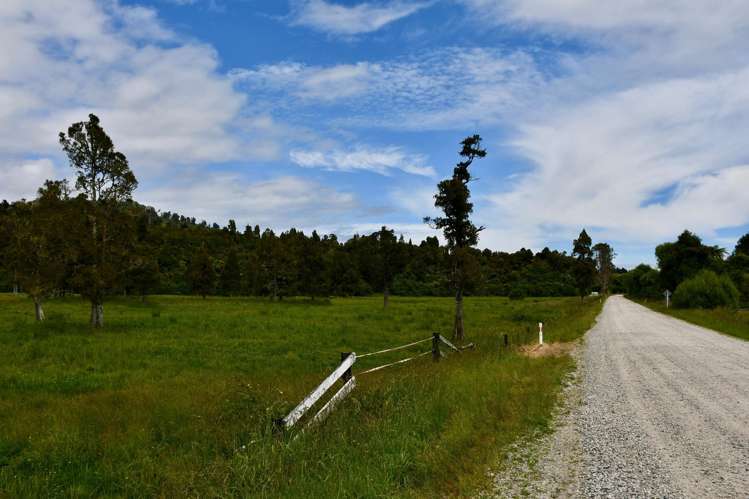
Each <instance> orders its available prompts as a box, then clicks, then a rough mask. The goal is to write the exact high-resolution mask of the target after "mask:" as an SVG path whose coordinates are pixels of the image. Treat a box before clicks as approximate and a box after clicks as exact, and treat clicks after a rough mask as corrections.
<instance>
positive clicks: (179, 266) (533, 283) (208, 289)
mask: <svg viewBox="0 0 749 499" xmlns="http://www.w3.org/2000/svg"><path fill="white" fill-rule="evenodd" d="M31 203H33V202H27V201H17V202H14V203H8V202H7V201H3V202H2V203H0V230H2V228H5V234H4V236H6V237H0V255H3V256H5V258H3V259H2V262H3V264H2V265H0V289H2V290H3V291H11V290H13V289H17V288H18V286H19V284H18V282H17V279H15V277H16V274H17V273H16V271H15V269H14V266H13V264H12V262H13V261H14V260H15V259H14V258H11V257H10V253H12V252H13V249H14V248H13V247H12V246H13V244H12V242H13V241H12V239H13V238H12V235H11V234H10V233H9V231H10V228H11V227H13V226H15V225H17V219H18V218H19V217H20V218H23V217H24V216H25V215H26V214H30V213H31V210H30V209H29V208H30V207H29V205H30V204H31ZM123 211H124V212H125V213H126V214H127V216H125V217H123V218H121V219H120V223H121V224H125V225H127V226H129V228H128V229H127V230H122V231H120V232H121V233H122V232H128V233H132V235H131V236H130V237H128V238H126V239H127V240H126V241H125V242H124V243H125V248H124V251H122V252H121V254H120V256H119V258H120V265H118V267H119V268H120V269H121V271H120V274H121V275H120V277H119V278H118V279H115V280H113V282H116V283H117V285H116V286H115V287H116V288H117V289H116V290H113V291H115V292H118V293H120V294H134V295H147V294H190V293H194V294H205V295H210V294H221V295H229V296H231V295H255V296H268V297H277V298H283V297H287V296H294V295H302V296H310V297H318V296H328V295H335V296H357V295H368V294H371V293H383V292H385V291H386V290H385V287H386V286H387V287H388V288H389V289H388V290H387V291H388V292H390V293H392V294H396V295H413V296H450V295H452V294H453V290H452V288H451V283H450V266H449V262H448V253H447V248H446V247H445V246H440V244H439V241H438V239H437V238H436V237H428V238H426V240H424V241H422V242H420V243H418V244H415V243H413V242H412V241H410V240H409V241H406V240H404V239H403V237H402V236H401V237H400V238H397V239H396V235H395V233H394V231H393V230H390V229H387V228H385V227H383V228H382V229H381V230H380V231H377V232H374V233H372V234H368V235H355V236H354V237H352V238H350V239H349V240H347V241H345V242H342V241H339V240H338V239H337V237H336V236H335V235H334V234H324V235H319V234H317V233H316V232H312V233H311V234H304V233H303V232H302V231H299V230H296V229H290V230H288V231H286V232H282V233H280V234H276V233H275V232H274V231H273V230H271V229H261V228H260V227H259V226H257V225H255V226H254V227H252V226H249V225H248V226H246V227H244V228H243V229H240V228H238V227H237V226H236V223H235V222H234V221H233V220H230V221H229V223H228V224H227V225H226V226H225V227H220V226H219V225H218V224H215V223H214V224H212V225H211V224H207V223H206V222H204V221H202V222H197V221H196V220H195V219H194V218H188V217H185V216H182V215H179V214H177V213H170V212H163V213H159V212H157V211H156V210H155V209H154V208H151V207H146V206H143V205H140V204H138V203H135V202H128V203H126V205H125V206H124V209H123ZM71 216H75V215H74V214H72V213H71ZM14 219H15V220H16V222H15V223H14V222H13V220H14ZM120 228H121V229H122V228H123V227H120ZM63 244H64V243H62V242H61V245H63ZM21 250H23V249H21ZM59 251H60V252H64V251H65V249H64V248H63V247H61V248H60V249H59ZM471 254H472V256H473V258H472V259H471V260H473V269H471V270H472V272H471V274H472V275H471V277H472V278H471V279H470V280H469V284H470V285H469V287H468V289H467V293H468V294H473V295H502V296H508V295H513V296H514V297H522V296H574V295H576V294H577V293H578V290H577V287H576V284H575V277H574V275H573V270H574V268H575V262H576V260H575V259H574V258H573V257H572V256H569V255H568V254H566V253H565V252H559V251H552V250H549V249H548V248H544V249H543V250H542V251H540V252H538V253H535V254H534V253H533V251H531V250H529V249H521V250H519V251H517V252H515V253H505V252H496V251H490V250H488V249H487V250H483V251H481V250H477V249H472V250H471ZM65 267H66V269H65V271H64V272H63V276H62V279H61V280H60V282H59V291H58V293H66V292H75V291H76V283H75V273H76V262H75V261H74V259H72V260H70V261H68V262H66V264H65ZM620 271H621V270H620Z"/></svg>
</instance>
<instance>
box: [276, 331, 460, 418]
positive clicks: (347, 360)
mask: <svg viewBox="0 0 749 499" xmlns="http://www.w3.org/2000/svg"><path fill="white" fill-rule="evenodd" d="M427 341H431V342H432V349H431V350H427V351H426V352H421V353H419V354H416V355H414V356H412V357H408V358H405V359H401V360H397V361H395V362H390V363H388V364H383V365H381V366H377V367H373V368H370V369H367V370H365V371H361V372H359V373H357V374H359V375H361V374H369V373H373V372H375V371H380V370H382V369H385V368H388V367H392V366H396V365H400V364H405V363H406V362H410V361H412V360H415V359H418V358H420V357H423V356H425V355H429V354H432V359H433V360H434V361H435V362H436V361H438V360H439V359H440V358H441V357H444V356H445V355H444V354H443V353H442V351H441V350H440V343H444V344H445V345H447V346H448V347H449V348H450V349H452V350H453V351H455V352H457V353H460V352H461V351H462V350H465V349H467V348H474V345H473V343H469V344H468V345H465V346H463V347H456V346H455V345H453V344H452V343H451V342H450V341H448V340H447V339H446V338H445V337H443V336H442V335H441V334H439V333H434V334H432V337H431V338H425V339H423V340H418V341H414V342H412V343H407V344H405V345H400V346H397V347H392V348H387V349H384V350H379V351H376V352H369V353H365V354H362V355H359V356H357V355H356V353H355V352H342V353H341V363H340V364H339V365H338V367H336V368H335V370H333V372H332V373H330V374H329V375H328V377H327V378H325V379H324V380H323V381H322V382H321V383H320V384H319V385H317V387H316V388H315V389H314V390H312V391H311V392H310V393H309V395H307V396H306V397H304V399H303V400H302V401H301V402H299V404H297V406H296V407H294V409H292V410H291V412H289V414H288V415H287V416H286V417H284V418H281V419H276V420H274V423H275V425H276V427H277V428H279V429H280V430H290V429H291V428H293V427H294V425H296V424H297V423H298V422H299V420H300V419H302V417H303V416H304V415H305V414H306V413H307V411H309V410H310V409H311V408H312V407H313V406H314V405H315V404H316V403H317V402H318V401H319V400H320V399H321V398H322V397H323V396H324V395H325V393H327V392H328V390H330V389H331V388H332V387H333V385H335V384H336V382H337V381H338V380H339V379H340V380H342V381H343V385H342V386H341V387H340V388H339V389H338V391H337V392H335V394H333V396H332V397H330V399H329V400H328V401H327V402H326V403H325V404H324V405H323V406H322V407H321V408H320V410H319V411H317V413H316V414H315V415H314V416H312V417H311V418H310V419H309V422H308V423H307V425H306V426H307V427H309V426H312V425H315V424H317V423H320V422H322V421H323V420H324V419H325V418H326V417H327V416H328V414H330V413H331V412H332V411H333V409H335V407H336V406H337V405H338V404H339V403H340V402H341V401H342V400H343V399H345V398H346V397H347V396H348V395H349V394H350V393H351V392H352V391H353V390H354V388H356V377H355V376H354V374H353V372H352V367H353V365H354V363H355V362H356V360H357V359H360V358H362V357H369V356H372V355H378V354H383V353H388V352H394V351H396V350H403V349H404V348H409V347H412V346H415V345H419V344H421V343H426V342H427Z"/></svg>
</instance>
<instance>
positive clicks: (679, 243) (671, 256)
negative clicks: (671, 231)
mask: <svg viewBox="0 0 749 499" xmlns="http://www.w3.org/2000/svg"><path fill="white" fill-rule="evenodd" d="M724 253H725V250H723V249H722V248H719V247H717V246H706V245H704V244H702V240H701V239H700V238H699V237H698V236H697V235H696V234H693V233H691V232H689V231H688V230H685V231H684V232H682V233H681V235H679V237H678V239H677V240H676V242H673V243H663V244H661V245H659V246H657V247H656V248H655V255H656V257H657V258H658V268H659V269H660V278H661V286H662V288H663V289H668V290H671V291H673V290H674V289H676V287H677V286H678V285H679V283H681V282H682V281H683V280H685V279H688V278H690V277H692V276H694V275H696V274H697V272H699V271H700V270H703V269H710V270H713V271H715V272H720V271H721V270H722V264H723V255H724Z"/></svg>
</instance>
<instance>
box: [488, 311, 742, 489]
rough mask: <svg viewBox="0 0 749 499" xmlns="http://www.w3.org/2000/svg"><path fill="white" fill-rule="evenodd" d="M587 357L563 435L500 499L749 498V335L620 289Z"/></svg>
mask: <svg viewBox="0 0 749 499" xmlns="http://www.w3.org/2000/svg"><path fill="white" fill-rule="evenodd" d="M576 356H577V358H578V372H577V373H576V374H575V377H573V378H572V379H571V380H570V382H569V383H568V386H567V387H566V388H565V392H566V396H565V400H566V402H565V403H564V404H563V406H562V407H561V410H560V413H559V414H558V415H557V418H556V421H557V423H556V424H557V427H556V431H555V432H554V433H553V434H550V435H547V436H545V437H543V438H541V439H535V440H533V439H532V440H531V441H530V442H528V443H529V445H528V446H523V445H522V444H521V445H519V446H518V447H517V448H516V450H515V452H513V453H511V455H510V456H509V457H508V462H507V463H506V465H505V467H504V469H503V470H501V471H500V472H499V473H498V474H497V475H496V477H495V490H494V495H496V496H500V497H513V496H518V495H530V496H532V497H581V496H582V497H700V498H702V497H711V498H712V497H715V498H717V497H738V498H749V342H746V341H743V340H739V339H735V338H731V337H728V336H724V335H721V334H718V333H716V332H714V331H710V330H708V329H704V328H701V327H699V326H694V325H691V324H688V323H686V322H683V321H680V320H677V319H673V318H671V317H668V316H665V315H662V314H659V313H656V312H653V311H651V310H649V309H647V308H645V307H642V306H640V305H637V304H635V303H633V302H631V301H629V300H627V299H625V298H623V297H620V296H614V297H611V298H609V299H608V301H607V302H606V304H605V306H604V309H603V312H602V313H601V315H600V316H599V318H598V322H597V324H596V325H595V326H594V327H593V328H592V329H591V330H590V331H589V332H588V334H587V335H586V338H585V343H584V345H583V346H582V347H581V349H580V350H579V351H578V352H577V354H576Z"/></svg>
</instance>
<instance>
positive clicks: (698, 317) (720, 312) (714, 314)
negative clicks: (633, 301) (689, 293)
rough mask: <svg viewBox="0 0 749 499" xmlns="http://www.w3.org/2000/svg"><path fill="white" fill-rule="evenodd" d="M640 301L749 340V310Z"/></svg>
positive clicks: (654, 308)
mask: <svg viewBox="0 0 749 499" xmlns="http://www.w3.org/2000/svg"><path fill="white" fill-rule="evenodd" d="M639 303H641V304H642V305H645V306H646V307H649V308H651V309H653V310H655V311H656V312H661V313H663V314H668V315H670V316H672V317H676V318H677V319H681V320H683V321H687V322H691V323H692V324H697V325H698V326H702V327H706V328H708V329H713V330H715V331H719V332H721V333H724V334H728V335H730V336H735V337H737V338H741V339H743V340H749V310H746V309H743V310H742V309H739V310H735V309H731V308H716V309H711V310H710V309H702V308H673V307H670V308H668V309H666V305H665V304H663V303H661V302H653V301H645V300H640V301H639Z"/></svg>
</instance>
